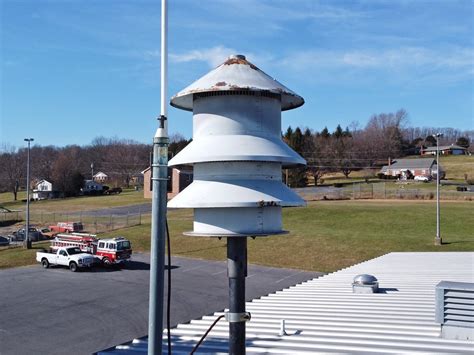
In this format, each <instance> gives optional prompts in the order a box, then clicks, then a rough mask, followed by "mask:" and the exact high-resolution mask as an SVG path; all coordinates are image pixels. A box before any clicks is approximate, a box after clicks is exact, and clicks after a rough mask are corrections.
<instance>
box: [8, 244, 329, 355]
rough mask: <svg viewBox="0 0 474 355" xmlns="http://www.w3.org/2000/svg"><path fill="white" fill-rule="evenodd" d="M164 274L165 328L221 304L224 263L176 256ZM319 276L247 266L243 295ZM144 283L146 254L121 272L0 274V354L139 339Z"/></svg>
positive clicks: (67, 350) (144, 320) (83, 350)
mask: <svg viewBox="0 0 474 355" xmlns="http://www.w3.org/2000/svg"><path fill="white" fill-rule="evenodd" d="M171 270H172V297H171V299H172V301H171V324H172V326H176V325H177V324H178V323H183V322H188V321H190V320H191V319H196V318H200V317H202V316H203V315H206V314H211V313H214V312H216V311H220V310H223V309H224V308H226V307H227V292H228V289H227V273H226V270H227V269H226V264H225V262H219V261H204V260H196V259H188V258H181V257H176V258H173V260H172V266H171ZM319 275H321V274H319V273H315V272H304V271H299V270H289V269H278V268H268V267H262V266H255V265H249V268H248V277H247V294H246V298H247V300H251V299H254V298H258V297H261V296H264V295H267V294H269V293H272V292H275V291H277V290H281V289H283V288H286V287H289V286H291V285H295V284H297V283H300V282H303V281H305V280H308V279H311V278H314V277H317V276H319ZM148 285H149V254H139V253H137V254H135V255H134V257H133V262H131V264H130V265H129V267H127V268H126V269H113V268H112V269H104V268H102V267H96V268H94V269H92V270H91V271H83V272H78V273H72V272H70V271H69V270H68V269H66V268H62V267H53V268H50V269H42V268H41V266H40V265H36V266H30V267H21V268H14V269H6V270H1V271H0V307H1V308H0V354H1V355H11V354H18V355H20V354H21V355H28V354H51V355H55V354H91V353H93V352H95V351H99V350H103V349H106V348H109V347H111V346H114V345H118V344H121V343H124V342H126V341H129V340H131V339H133V338H137V337H141V336H144V335H146V334H147V330H148V292H149V288H148ZM165 290H166V287H165ZM165 299H166V298H165ZM164 314H166V312H164Z"/></svg>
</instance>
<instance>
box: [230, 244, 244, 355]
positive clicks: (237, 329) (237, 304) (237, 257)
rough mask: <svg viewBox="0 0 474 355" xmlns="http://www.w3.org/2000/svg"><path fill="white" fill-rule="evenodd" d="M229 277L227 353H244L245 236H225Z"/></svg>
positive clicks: (233, 354)
mask: <svg viewBox="0 0 474 355" xmlns="http://www.w3.org/2000/svg"><path fill="white" fill-rule="evenodd" d="M227 273H228V275H227V276H228V278H229V317H228V318H229V319H228V320H229V354H231V355H242V354H245V321H244V320H242V319H241V317H239V316H238V315H239V314H240V315H241V314H243V313H245V277H246V276H247V238H245V237H231V238H227Z"/></svg>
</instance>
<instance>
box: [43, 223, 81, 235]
mask: <svg viewBox="0 0 474 355" xmlns="http://www.w3.org/2000/svg"><path fill="white" fill-rule="evenodd" d="M49 229H50V230H51V232H56V233H72V232H82V231H83V230H84V226H83V225H82V222H58V223H57V224H56V225H54V226H49Z"/></svg>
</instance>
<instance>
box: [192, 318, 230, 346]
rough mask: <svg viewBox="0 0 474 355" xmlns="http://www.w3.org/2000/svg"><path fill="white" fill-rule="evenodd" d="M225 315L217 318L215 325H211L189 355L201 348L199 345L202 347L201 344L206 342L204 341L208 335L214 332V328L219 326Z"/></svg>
mask: <svg viewBox="0 0 474 355" xmlns="http://www.w3.org/2000/svg"><path fill="white" fill-rule="evenodd" d="M224 317H225V315H222V316H219V317H217V319H216V320H215V321H214V323H212V324H211V326H210V327H209V329H208V330H206V332H205V333H204V335H203V336H202V338H201V339H200V340H199V341H198V343H197V344H196V345H195V346H194V348H193V350H191V352H190V353H189V355H193V354H194V352H195V351H196V350H197V349H198V348H199V345H201V343H202V342H203V341H204V339H205V338H206V337H207V335H208V334H209V333H210V331H211V330H212V328H214V326H215V325H216V324H217V322H219V321H220V320H221V319H222V318H224Z"/></svg>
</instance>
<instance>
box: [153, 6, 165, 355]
mask: <svg viewBox="0 0 474 355" xmlns="http://www.w3.org/2000/svg"><path fill="white" fill-rule="evenodd" d="M167 28H168V14H167V0H161V114H160V117H159V122H160V123H159V126H158V129H157V130H156V133H155V136H154V138H153V162H152V167H151V168H152V178H151V180H152V181H151V183H152V189H153V196H152V211H151V218H152V219H151V253H150V300H149V313H148V354H150V355H158V354H159V355H161V353H162V339H163V298H164V297H163V290H164V270H165V238H166V208H167V202H168V198H167V197H168V196H167V185H168V144H169V138H168V122H167V103H166V96H167V85H168V76H167V75H168V73H167V69H168V68H167V67H168V43H167ZM168 252H169V251H168ZM168 267H171V265H169V266H168Z"/></svg>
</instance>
